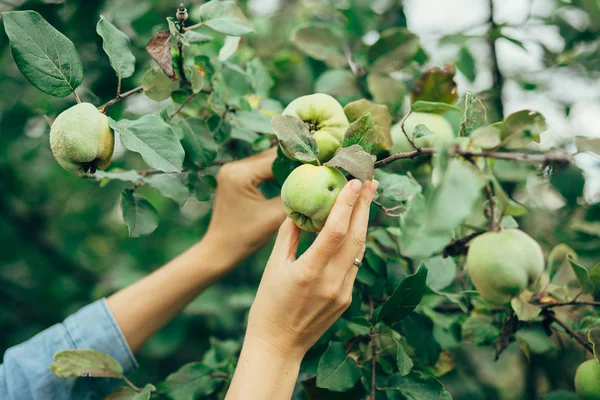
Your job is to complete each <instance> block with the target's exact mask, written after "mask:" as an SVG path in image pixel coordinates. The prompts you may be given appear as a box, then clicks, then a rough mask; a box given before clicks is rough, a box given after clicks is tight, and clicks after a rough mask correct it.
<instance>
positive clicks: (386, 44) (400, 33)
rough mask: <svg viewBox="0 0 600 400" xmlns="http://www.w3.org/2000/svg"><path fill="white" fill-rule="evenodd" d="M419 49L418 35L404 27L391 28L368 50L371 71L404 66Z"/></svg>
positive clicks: (388, 69) (389, 70) (382, 70)
mask: <svg viewBox="0 0 600 400" xmlns="http://www.w3.org/2000/svg"><path fill="white" fill-rule="evenodd" d="M419 49H420V45H419V37H418V36H417V35H415V34H414V33H412V32H410V31H409V30H408V29H406V28H391V29H388V30H386V31H383V32H382V33H381V36H380V37H379V39H378V40H377V42H375V43H374V44H373V45H372V46H371V47H370V48H369V50H368V52H367V57H368V60H369V63H370V64H371V70H372V71H373V72H381V73H385V72H394V71H398V70H400V69H402V68H404V66H406V65H407V64H408V63H409V62H410V60H411V59H412V58H413V57H414V56H415V55H416V54H417V52H418V51H419Z"/></svg>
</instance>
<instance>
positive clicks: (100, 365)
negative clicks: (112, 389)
mask: <svg viewBox="0 0 600 400" xmlns="http://www.w3.org/2000/svg"><path fill="white" fill-rule="evenodd" d="M50 371H52V372H53V373H54V375H56V376H58V377H60V378H78V377H87V378H122V377H123V367H122V366H121V364H119V362H118V361H117V360H115V359H114V358H113V357H112V356H109V355H108V354H104V353H101V352H99V351H96V350H92V349H78V350H63V351H59V352H58V353H56V354H55V355H54V362H53V363H52V364H51V365H50Z"/></svg>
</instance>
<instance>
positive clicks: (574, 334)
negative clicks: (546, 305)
mask: <svg viewBox="0 0 600 400" xmlns="http://www.w3.org/2000/svg"><path fill="white" fill-rule="evenodd" d="M544 315H545V316H546V317H547V318H549V319H551V320H552V321H554V322H556V323H557V324H558V325H560V326H561V327H562V328H563V329H564V330H565V332H567V333H568V334H569V336H571V337H572V338H573V339H575V340H576V341H577V343H579V344H580V345H581V346H582V347H583V348H584V349H586V350H587V351H589V352H590V353H592V354H594V349H593V348H592V345H591V344H590V343H588V342H586V341H585V340H584V339H582V338H581V336H579V335H578V334H577V332H575V331H574V330H573V329H571V327H570V326H568V325H567V324H565V323H564V322H563V321H561V320H560V319H559V318H558V317H557V316H556V315H555V314H554V312H552V311H546V312H544Z"/></svg>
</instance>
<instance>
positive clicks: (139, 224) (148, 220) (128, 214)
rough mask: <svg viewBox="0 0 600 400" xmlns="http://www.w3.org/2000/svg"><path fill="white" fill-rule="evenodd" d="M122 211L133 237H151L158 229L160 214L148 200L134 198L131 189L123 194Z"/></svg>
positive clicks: (130, 234)
mask: <svg viewBox="0 0 600 400" xmlns="http://www.w3.org/2000/svg"><path fill="white" fill-rule="evenodd" d="M121 211H122V212H123V220H124V221H125V223H126V224H127V227H128V228H129V236H131V237H140V236H146V235H150V234H151V233H152V232H154V230H156V228H157V227H158V212H157V211H156V209H155V208H154V206H152V204H150V202H148V200H146V199H142V198H140V197H137V196H134V195H133V191H132V190H130V189H125V190H124V191H123V193H121Z"/></svg>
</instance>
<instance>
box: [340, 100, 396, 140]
mask: <svg viewBox="0 0 600 400" xmlns="http://www.w3.org/2000/svg"><path fill="white" fill-rule="evenodd" d="M344 113H345V114H346V117H347V118H348V121H349V122H350V123H352V122H354V121H357V120H358V119H360V118H362V117H363V116H364V115H365V114H368V113H370V114H371V118H372V119H373V126H374V128H375V133H376V137H377V138H376V139H375V144H376V145H377V146H378V147H380V148H381V149H383V150H389V149H391V148H392V134H391V129H392V117H391V115H390V112H389V111H388V108H387V106H386V105H383V104H376V103H373V102H371V101H369V100H365V99H361V100H357V101H353V102H352V103H348V104H346V107H344Z"/></svg>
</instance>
